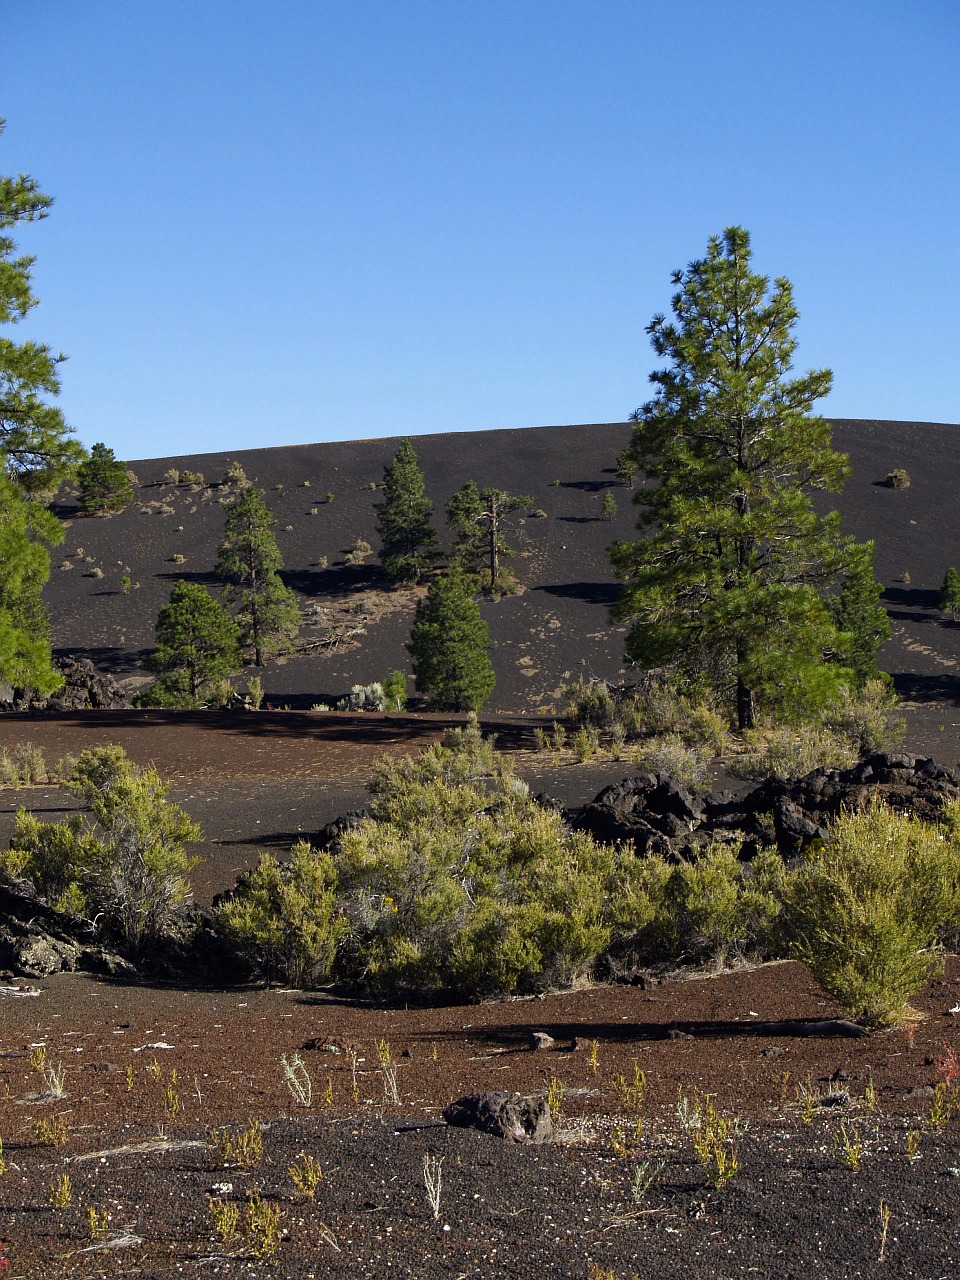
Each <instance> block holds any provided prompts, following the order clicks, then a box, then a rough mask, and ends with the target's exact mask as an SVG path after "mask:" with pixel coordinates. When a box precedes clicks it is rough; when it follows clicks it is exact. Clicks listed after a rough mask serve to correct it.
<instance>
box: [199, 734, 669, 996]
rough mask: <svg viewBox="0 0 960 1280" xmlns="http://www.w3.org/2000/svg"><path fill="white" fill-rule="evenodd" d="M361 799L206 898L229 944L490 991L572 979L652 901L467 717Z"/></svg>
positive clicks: (296, 977) (319, 974)
mask: <svg viewBox="0 0 960 1280" xmlns="http://www.w3.org/2000/svg"><path fill="white" fill-rule="evenodd" d="M371 809H372V816H371V817H370V818H369V819H367V820H366V821H364V822H362V823H361V824H360V825H359V826H357V827H355V828H353V829H352V830H349V831H346V832H344V833H343V835H342V836H341V837H340V839H339V841H338V845H337V849H336V853H335V854H334V855H333V856H330V855H328V854H325V853H324V854H321V853H316V852H314V851H312V850H310V849H309V848H308V847H306V846H301V847H300V849H299V851H298V852H297V855H296V865H293V864H291V867H290V868H286V869H280V868H279V867H278V866H277V865H276V863H274V862H273V861H272V860H268V859H264V860H263V861H262V862H261V865H260V868H258V870H257V872H254V873H252V874H251V875H248V876H246V877H244V878H243V879H241V881H240V883H239V884H238V886H237V889H236V891H235V893H234V894H233V895H232V897H231V898H230V900H229V901H228V902H227V903H225V904H224V905H222V906H221V907H220V909H219V911H218V922H219V924H220V927H221V929H222V930H223V932H224V933H225V934H226V936H227V937H228V938H229V939H230V940H231V941H232V942H233V943H234V945H236V946H238V947H239V948H240V949H241V950H242V951H244V953H245V954H247V955H249V956H250V957H251V958H252V959H254V960H255V961H257V959H258V957H259V958H260V963H261V966H262V967H265V965H266V962H267V960H269V962H270V964H271V965H272V966H273V969H274V971H275V972H276V973H277V975H278V976H279V975H280V974H282V975H283V976H284V977H285V978H286V979H287V980H289V981H298V982H304V981H317V980H321V979H322V978H323V977H324V976H326V975H328V974H330V973H332V974H333V975H335V976H339V977H343V978H347V979H350V980H352V981H354V982H357V983H359V984H361V985H362V986H365V987H367V988H368V989H371V990H373V991H377V992H383V991H393V990H396V989H397V988H405V989H412V990H417V991H421V992H438V991H450V992H459V993H461V994H479V995H489V994H493V993H495V992H512V991H517V990H523V991H534V990H540V989H544V988H546V987H552V986H566V985H569V984H571V983H573V982H576V981H577V980H578V979H580V978H582V977H583V976H585V975H586V974H587V973H588V972H589V971H590V969H591V968H592V966H593V964H594V962H595V961H596V959H597V958H598V956H600V955H601V954H602V953H603V952H604V951H605V950H606V948H607V947H608V946H609V945H610V943H611V941H614V940H618V939H623V938H624V937H626V936H628V935H630V934H633V933H635V932H636V931H637V930H638V929H640V928H642V927H643V926H644V925H646V924H648V923H649V921H650V919H651V918H652V916H653V907H652V905H651V902H650V899H649V895H648V894H647V893H646V891H645V888H644V883H643V877H644V871H643V863H642V861H641V860H639V859H637V858H636V857H635V856H634V855H633V853H632V852H629V853H628V852H626V851H622V850H618V849H612V848H609V847H607V846H604V845H599V844H597V843H596V842H595V841H594V840H592V839H591V838H590V837H589V836H587V835H585V834H583V833H578V832H573V831H571V830H570V829H569V828H568V827H567V826H566V825H565V823H564V822H563V820H562V818H561V817H560V815H559V814H556V813H553V812H551V811H549V810H546V809H544V808H542V807H541V806H540V805H538V804H536V803H535V802H534V801H533V800H531V798H530V795H529V791H528V788H527V787H526V785H525V784H524V783H523V782H522V781H520V779H518V778H516V777H515V776H514V775H513V774H512V773H511V772H510V770H509V768H507V766H506V765H505V763H504V762H503V760H502V759H500V758H498V757H497V756H496V754H495V753H494V751H493V747H492V744H491V743H489V742H487V741H485V740H484V739H483V738H482V737H481V735H480V733H479V730H478V729H477V728H476V725H472V726H470V727H469V728H468V729H466V730H462V731H457V732H454V733H453V734H450V735H448V736H447V737H446V739H445V741H444V742H443V743H438V744H435V745H433V746H431V747H428V748H427V749H426V750H425V751H423V752H421V753H420V755H419V756H417V757H412V758H406V759H399V760H392V761H385V762H383V763H381V764H380V765H379V767H378V769H377V772H376V777H375V779H374V782H373V784H372V787H371ZM311 876H314V877H315V880H314V881H311ZM305 885H307V886H310V885H315V886H316V889H315V892H314V890H313V889H310V891H309V892H308V891H307V890H305V888H304V886H305ZM293 891H296V893H297V894H299V895H300V897H301V898H306V899H307V902H306V904H304V903H303V902H301V901H297V902H296V904H295V909H292V908H291V906H290V902H289V898H288V897H285V896H284V895H285V894H287V895H289V894H290V893H291V892H293ZM311 913H312V914H311ZM305 915H307V916H309V917H310V919H311V921H312V924H313V927H314V929H315V932H314V934H313V935H312V937H313V940H312V941H311V938H310V937H308V936H307V934H306V933H303V934H298V935H297V936H296V938H295V943H296V945H291V941H290V920H291V918H303V917H304V916H305Z"/></svg>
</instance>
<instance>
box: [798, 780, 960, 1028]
mask: <svg viewBox="0 0 960 1280" xmlns="http://www.w3.org/2000/svg"><path fill="white" fill-rule="evenodd" d="M786 897H787V920H788V925H789V930H790V937H791V948H792V951H793V954H794V955H796V956H797V957H798V958H800V959H802V960H804V961H806V963H807V964H809V965H810V967H811V968H812V969H813V972H814V973H815V974H816V976H817V978H818V980H819V981H820V983H821V985H822V986H823V987H824V989H825V990H826V991H828V992H829V993H830V994H831V995H832V996H834V997H835V999H836V1000H837V1001H838V1002H839V1004H840V1005H841V1007H842V1009H843V1010H844V1012H845V1013H846V1014H848V1015H850V1016H851V1017H854V1018H857V1019H859V1020H860V1021H862V1022H864V1023H866V1024H867V1025H869V1026H875V1027H884V1026H892V1025H896V1024H897V1023H898V1022H899V1021H901V1019H902V1018H903V1014H904V1006H905V1004H906V1002H907V1001H908V1000H909V999H910V997H911V996H912V995H914V994H915V993H916V992H917V991H918V990H919V989H920V987H921V986H922V985H923V984H924V982H926V981H927V979H928V978H929V977H930V976H931V975H932V974H934V973H935V972H937V971H938V969H939V967H940V959H939V956H938V954H937V949H936V948H937V944H938V940H939V939H940V938H941V937H942V936H943V935H944V934H946V933H948V932H950V931H952V930H955V929H956V928H957V924H958V922H960V840H958V837H957V833H956V827H955V824H954V823H953V821H952V815H951V819H950V821H948V823H947V824H946V825H945V826H943V827H936V826H933V825H930V824H925V823H922V822H920V821H919V820H918V819H917V818H913V817H910V816H908V815H906V814H900V813H894V812H892V811H891V810H889V809H887V808H886V807H885V806H883V805H875V806H874V807H872V808H869V809H865V810H862V811H861V812H859V813H851V814H845V815H844V816H842V817H841V818H840V819H839V820H838V821H837V823H836V825H835V827H834V830H833V838H832V839H831V841H830V843H829V844H828V845H826V846H824V847H821V848H815V849H813V850H812V851H811V852H810V853H808V855H807V858H806V860H805V863H804V865H803V866H802V867H801V869H800V871H799V872H798V873H797V875H796V877H795V878H794V880H793V881H792V883H791V885H790V887H789V890H788V892H787V895H786Z"/></svg>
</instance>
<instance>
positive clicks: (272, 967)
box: [214, 841, 343, 987]
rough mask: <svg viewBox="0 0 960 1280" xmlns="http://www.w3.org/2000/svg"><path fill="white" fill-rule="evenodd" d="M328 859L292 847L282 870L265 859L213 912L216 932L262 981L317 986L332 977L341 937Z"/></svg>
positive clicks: (300, 846) (333, 877)
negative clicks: (331, 970)
mask: <svg viewBox="0 0 960 1280" xmlns="http://www.w3.org/2000/svg"><path fill="white" fill-rule="evenodd" d="M335 884H336V871H335V869H334V867H333V863H332V861H331V859H330V856H329V854H325V853H321V852H318V851H316V850H314V849H311V847H310V845H309V844H307V843H306V842H305V841H300V842H299V843H298V844H296V845H294V847H293V849H292V851H291V854H290V862H289V863H288V864H286V865H285V866H281V865H280V863H278V862H277V860H276V859H275V858H274V857H272V855H270V854H263V855H262V856H261V858H260V863H259V866H257V867H256V868H254V870H253V871H248V872H246V874H245V875H243V876H241V878H240V880H239V881H238V883H237V887H236V889H234V891H233V892H232V893H231V894H230V895H229V896H228V897H227V898H226V899H224V900H223V901H221V902H220V903H218V905H217V906H216V908H215V910H214V918H215V921H216V924H217V927H218V929H219V930H220V931H221V933H222V934H223V935H224V937H225V938H226V939H227V940H228V941H229V942H230V943H231V944H232V945H233V946H234V947H235V948H236V949H237V951H238V952H240V954H241V955H243V956H244V957H245V958H246V959H247V961H248V963H249V964H250V965H251V966H252V968H253V969H254V970H255V972H257V973H258V974H260V975H261V976H262V977H265V978H267V979H268V980H272V979H274V978H281V979H283V980H284V981H287V982H290V983H292V984H293V985H294V986H298V987H309V986H313V985H315V984H316V983H318V982H322V981H323V980H324V979H325V978H326V977H328V975H329V973H330V969H331V967H332V965H333V961H334V957H335V955H336V950H337V944H338V942H339V940H340V937H341V936H342V933H343V923H342V920H341V917H340V916H339V914H338V911H337V907H336V902H335V897H334V886H335Z"/></svg>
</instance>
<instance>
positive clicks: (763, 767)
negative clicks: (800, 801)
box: [730, 680, 904, 779]
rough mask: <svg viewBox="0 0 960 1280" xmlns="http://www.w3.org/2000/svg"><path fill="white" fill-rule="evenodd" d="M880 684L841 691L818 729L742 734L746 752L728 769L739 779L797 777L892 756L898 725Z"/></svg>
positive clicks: (899, 736)
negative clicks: (873, 757) (874, 755)
mask: <svg viewBox="0 0 960 1280" xmlns="http://www.w3.org/2000/svg"><path fill="white" fill-rule="evenodd" d="M896 708H897V698H896V695H895V694H894V692H893V691H892V689H891V688H890V686H889V684H888V683H887V681H886V680H868V681H867V682H866V684H865V685H864V686H863V688H862V689H853V690H845V691H844V693H843V697H842V698H841V700H840V701H839V702H838V703H836V704H835V705H834V706H833V707H830V708H828V709H827V710H826V711H825V712H824V713H823V716H822V720H821V723H820V724H807V725H792V726H791V725H782V726H781V727H779V728H777V729H768V730H758V731H755V732H753V733H745V734H744V735H743V740H744V743H745V745H746V747H747V750H746V751H745V752H744V753H743V754H742V755H741V756H738V757H737V758H736V759H735V760H734V761H733V762H732V763H731V765H730V772H731V773H733V774H734V775H735V776H736V777H740V778H770V777H773V778H781V779H785V778H802V777H804V775H806V774H808V773H810V772H812V771H813V770H814V769H849V768H850V767H851V766H852V765H854V764H856V762H857V760H858V759H859V758H860V757H861V756H862V755H871V754H872V753H873V752H875V751H892V750H894V749H895V748H896V747H898V746H899V745H900V743H901V742H902V741H903V734H904V722H903V718H902V716H900V715H898V714H897V710H896Z"/></svg>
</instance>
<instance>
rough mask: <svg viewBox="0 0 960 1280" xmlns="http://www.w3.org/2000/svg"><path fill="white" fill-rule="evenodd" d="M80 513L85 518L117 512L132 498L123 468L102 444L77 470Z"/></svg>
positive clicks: (91, 452)
mask: <svg viewBox="0 0 960 1280" xmlns="http://www.w3.org/2000/svg"><path fill="white" fill-rule="evenodd" d="M77 488H78V490H79V494H80V509H81V511H85V512H86V513H87V514H88V515H99V514H102V513H103V512H105V511H119V510H120V509H121V508H122V507H125V506H126V505H127V503H128V502H129V501H130V499H131V498H132V497H133V485H132V484H131V483H130V477H129V476H128V475H127V468H126V466H125V464H124V463H122V462H120V461H119V459H118V458H117V457H116V455H115V454H114V452H113V450H112V449H110V448H108V447H107V446H106V445H105V444H95V445H94V446H93V448H92V449H91V450H90V456H89V458H87V459H86V460H85V461H84V462H82V463H81V464H80V466H79V467H78V468H77Z"/></svg>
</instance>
